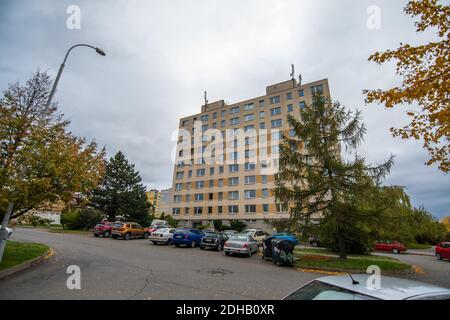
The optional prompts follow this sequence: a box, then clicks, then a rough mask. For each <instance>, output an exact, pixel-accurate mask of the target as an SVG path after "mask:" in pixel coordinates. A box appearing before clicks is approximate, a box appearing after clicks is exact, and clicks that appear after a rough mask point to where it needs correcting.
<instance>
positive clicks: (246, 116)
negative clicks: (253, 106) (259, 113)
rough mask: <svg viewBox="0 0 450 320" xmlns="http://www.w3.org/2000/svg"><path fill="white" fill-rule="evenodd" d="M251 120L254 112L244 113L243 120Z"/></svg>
mask: <svg viewBox="0 0 450 320" xmlns="http://www.w3.org/2000/svg"><path fill="white" fill-rule="evenodd" d="M253 120H255V114H254V113H250V114H246V115H245V116H244V121H245V122H247V121H253Z"/></svg>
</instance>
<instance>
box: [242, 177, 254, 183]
mask: <svg viewBox="0 0 450 320" xmlns="http://www.w3.org/2000/svg"><path fill="white" fill-rule="evenodd" d="M255 183H256V176H245V184H255Z"/></svg>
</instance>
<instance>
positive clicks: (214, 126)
mask: <svg viewBox="0 0 450 320" xmlns="http://www.w3.org/2000/svg"><path fill="white" fill-rule="evenodd" d="M212 127H213V128H214V129H216V128H217V122H213V124H212ZM213 138H214V139H215V137H214V136H212V137H211V141H214V140H213Z"/></svg>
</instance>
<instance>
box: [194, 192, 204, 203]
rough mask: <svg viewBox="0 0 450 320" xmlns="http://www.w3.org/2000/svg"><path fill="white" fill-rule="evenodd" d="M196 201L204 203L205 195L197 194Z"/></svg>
mask: <svg viewBox="0 0 450 320" xmlns="http://www.w3.org/2000/svg"><path fill="white" fill-rule="evenodd" d="M195 201H203V193H196V194H195Z"/></svg>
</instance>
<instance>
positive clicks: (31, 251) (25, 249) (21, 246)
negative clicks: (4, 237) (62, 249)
mask: <svg viewBox="0 0 450 320" xmlns="http://www.w3.org/2000/svg"><path fill="white" fill-rule="evenodd" d="M48 249H49V247H47V246H46V245H44V244H40V243H31V242H17V241H10V240H8V241H7V242H6V247H5V252H4V254H3V261H2V262H1V264H0V270H4V269H7V268H10V267H13V266H15V265H18V264H21V263H23V262H26V261H28V260H31V259H33V258H36V257H38V256H40V255H42V254H44V253H46V252H47V251H48Z"/></svg>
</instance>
